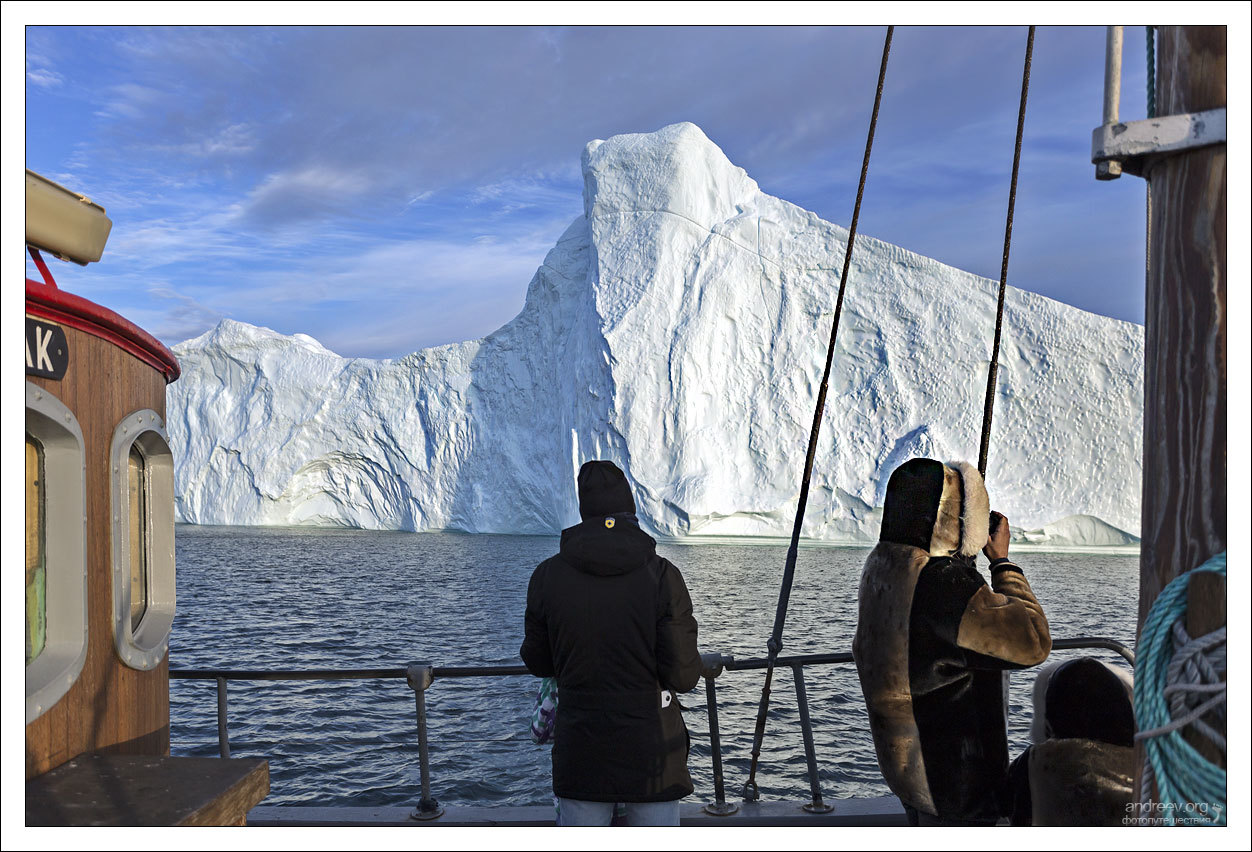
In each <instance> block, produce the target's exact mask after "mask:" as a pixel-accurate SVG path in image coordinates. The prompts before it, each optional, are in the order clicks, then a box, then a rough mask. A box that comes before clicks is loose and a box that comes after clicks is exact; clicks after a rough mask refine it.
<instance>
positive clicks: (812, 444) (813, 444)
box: [743, 27, 895, 801]
mask: <svg viewBox="0 0 1252 852" xmlns="http://www.w3.org/2000/svg"><path fill="white" fill-rule="evenodd" d="M894 32H895V27H887V38H886V40H885V41H884V42H883V47H882V65H881V67H880V68H879V69H878V90H877V92H876V93H875V95H874V111H873V113H872V115H871V116H870V120H869V135H868V137H867V138H866V140H865V159H864V160H863V161H862V163H861V181H860V184H859V185H858V186H857V188H856V206H855V207H854V208H853V210H852V225H851V227H850V228H849V229H848V245H847V248H846V249H845V251H844V255H843V274H842V275H840V277H839V296H838V298H837V299H836V300H835V316H834V319H833V320H832V322H831V326H830V344H829V346H827V348H826V367H825V370H824V371H823V372H822V384H821V388H820V389H819V390H818V393H817V405H816V407H815V409H814V411H813V429H812V431H811V432H810V433H809V449H808V453H807V455H806V456H805V458H804V477H803V479H802V480H801V483H800V502H799V504H798V505H797V506H796V519H795V524H794V525H793V527H792V530H791V545H790V547H788V548H787V565H786V568H785V569H784V570H783V580H782V588H781V589H780V590H779V593H778V609H777V610H776V612H775V614H774V631H773V633H772V634H771V635H770V638H769V642H768V648H769V661H768V665H767V666H766V669H765V685H764V686H763V687H762V688H761V704H760V707H759V709H758V710H757V716H756V732H755V734H754V736H753V739H752V764H751V768H750V770H749V773H748V780H747V782H746V783H745V784H744V787H743V794H744V798H746V799H748V800H749V801H755V800H756V799H757V798H759V796H760V794H759V791H758V790H757V786H756V767H757V762H758V760H759V758H760V756H761V743H762V742H763V740H764V739H765V716H766V714H767V713H768V712H769V689H770V684H771V683H772V682H773V679H774V665H775V663H776V661H777V660H778V652H779V651H781V650H782V645H783V642H782V633H783V625H784V624H785V623H786V620H787V603H788V601H789V600H790V598H791V584H792V581H793V579H794V578H795V570H796V554H797V552H798V549H799V545H800V528H801V526H803V524H804V510H805V507H806V506H807V505H808V501H809V480H810V479H811V477H812V475H813V459H814V456H815V455H816V453H817V437H818V433H819V432H820V431H821V428H822V412H823V410H824V409H825V407H826V391H827V388H828V387H829V385H830V367H831V363H832V362H833V361H834V357H835V339H836V337H837V335H838V334H839V318H840V316H841V315H842V313H843V294H844V290H845V288H846V287H847V284H848V270H849V268H850V267H851V264H852V245H853V243H854V242H855V241H856V225H857V220H858V219H860V216H861V199H862V198H863V197H864V195H865V176H866V174H868V172H869V156H870V151H871V150H872V149H873V147H874V129H875V127H876V126H877V125H878V108H879V106H880V105H881V103H882V89H883V81H884V80H885V79H886V76H887V56H888V55H889V54H890V52H891V35H892V33H894Z"/></svg>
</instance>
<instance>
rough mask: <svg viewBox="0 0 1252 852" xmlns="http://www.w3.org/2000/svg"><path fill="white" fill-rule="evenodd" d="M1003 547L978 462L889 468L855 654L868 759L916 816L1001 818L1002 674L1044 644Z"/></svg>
mask: <svg viewBox="0 0 1252 852" xmlns="http://www.w3.org/2000/svg"><path fill="white" fill-rule="evenodd" d="M993 520H994V522H995V523H996V529H995V530H994V535H990V532H991V530H990V527H991V524H992V522H993ZM1008 543H1009V525H1008V521H1007V519H1005V518H1004V516H1003V515H1000V514H999V513H998V512H997V513H994V516H993V513H991V511H990V499H989V498H988V496H987V489H986V488H985V486H984V485H983V480H982V476H981V475H979V473H978V470H977V468H975V467H973V466H972V465H969V464H967V463H965V462H956V463H951V464H946V465H945V464H943V463H941V462H938V461H934V460H933V459H920V458H918V459H911V460H909V461H907V462H905V463H904V464H902V465H901V466H900V467H898V468H896V470H895V471H893V472H892V474H891V478H890V480H889V481H888V483H887V495H886V501H885V505H884V508H883V520H882V531H881V533H880V535H879V540H878V545H877V546H876V547H875V548H874V549H873V551H871V552H870V555H869V557H868V558H867V559H866V560H865V568H864V570H863V572H862V574H861V585H860V595H859V598H860V613H859V617H858V620H857V628H856V637H855V639H854V640H853V643H852V654H853V656H854V658H855V660H856V668H857V673H858V675H859V676H860V679H861V691H862V692H863V693H864V695H865V703H866V706H867V709H868V711H869V722H870V731H871V733H872V734H873V738H874V748H875V750H876V752H877V755H878V766H879V768H880V769H881V770H882V774H883V777H884V778H885V779H886V781H887V786H889V787H890V788H891V791H892V792H893V793H895V794H896V795H897V796H898V797H899V798H900V800H901V802H903V804H904V806H905V811H906V813H907V814H908V817H909V822H910V823H911V824H913V825H918V824H922V825H925V824H957V825H980V824H982V825H992V824H994V823H995V822H996V820H997V818H998V816H999V812H1000V801H999V799H1000V796H1001V795H1002V786H1003V783H1004V779H1005V773H1006V771H1007V769H1008V740H1007V736H1006V733H1005V696H1004V682H1003V681H1004V670H1006V669H1013V668H1026V667H1029V666H1035V665H1038V664H1040V663H1042V662H1043V661H1044V660H1046V659H1047V657H1048V653H1049V652H1050V651H1051V649H1052V638H1051V635H1050V633H1049V632H1048V620H1047V618H1046V616H1045V615H1044V612H1043V608H1042V607H1041V606H1040V605H1039V602H1038V601H1037V600H1035V596H1034V593H1033V592H1031V589H1030V584H1029V583H1027V582H1026V578H1025V576H1024V575H1023V574H1022V570H1021V568H1019V567H1018V566H1017V565H1015V564H1013V563H1012V562H1010V561H1009V560H1008ZM979 550H983V551H984V553H985V554H986V555H987V557H988V558H989V559H990V560H991V585H990V586H988V585H987V582H986V581H985V580H984V579H983V578H982V575H981V574H979V572H978V569H977V568H976V567H975V565H974V557H975V556H976V555H977V554H978V551H979Z"/></svg>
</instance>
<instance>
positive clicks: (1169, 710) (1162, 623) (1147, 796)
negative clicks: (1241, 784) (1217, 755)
mask: <svg viewBox="0 0 1252 852" xmlns="http://www.w3.org/2000/svg"><path fill="white" fill-rule="evenodd" d="M1203 571H1212V572H1215V573H1218V574H1220V575H1221V576H1223V577H1225V576H1226V553H1225V552H1224V551H1223V552H1222V553H1219V554H1218V555H1216V556H1214V557H1212V558H1211V559H1209V560H1208V561H1207V562H1205V563H1204V564H1203V565H1200V566H1199V567H1198V568H1196V569H1194V570H1193V571H1188V572H1187V573H1186V574H1182V575H1181V576H1178V577H1175V578H1174V579H1173V581H1172V582H1170V584H1169V585H1168V586H1166V587H1165V589H1164V590H1162V592H1161V594H1160V596H1159V597H1157V599H1156V601H1155V602H1154V603H1153V604H1152V609H1151V610H1150V611H1149V613H1148V617H1147V618H1146V619H1145V620H1144V623H1143V631H1142V633H1141V636H1140V648H1139V652H1138V660H1137V663H1136V666H1135V668H1136V672H1135V721H1136V725H1137V727H1138V728H1139V732H1138V733H1136V734H1135V740H1136V741H1137V742H1140V743H1142V744H1143V753H1144V760H1143V773H1142V778H1143V785H1142V791H1143V792H1142V801H1141V802H1140V808H1141V811H1140V815H1141V816H1142V815H1144V814H1153V815H1157V814H1159V820H1160V822H1163V823H1164V824H1166V825H1176V824H1178V823H1179V822H1182V823H1183V824H1189V825H1226V770H1224V769H1222V768H1221V767H1219V766H1217V765H1215V764H1214V763H1212V762H1211V761H1210V760H1208V758H1206V757H1205V756H1204V755H1202V754H1201V753H1200V752H1199V751H1197V750H1196V748H1195V747H1194V746H1192V745H1191V744H1190V743H1188V742H1187V741H1186V740H1185V739H1184V738H1183V736H1182V731H1183V729H1184V728H1188V727H1190V728H1191V729H1192V730H1194V731H1196V732H1197V733H1199V734H1200V735H1201V736H1203V737H1205V738H1206V739H1208V740H1209V741H1211V742H1213V743H1214V744H1216V745H1217V746H1218V747H1220V748H1221V749H1222V750H1223V751H1225V749H1226V738H1225V737H1224V736H1223V735H1222V734H1221V733H1220V732H1218V731H1217V730H1215V729H1214V728H1213V727H1212V726H1210V725H1209V724H1208V723H1207V722H1205V721H1204V718H1203V717H1204V716H1205V715H1206V714H1208V713H1210V712H1213V713H1215V714H1216V716H1217V717H1218V718H1219V719H1220V720H1221V721H1222V722H1224V721H1225V712H1226V711H1225V705H1226V628H1225V627H1221V628H1219V629H1217V630H1214V631H1213V632H1211V633H1208V634H1206V635H1204V636H1200V637H1194V638H1193V637H1191V636H1189V635H1188V634H1187V631H1186V628H1185V627H1184V624H1185V620H1186V610H1187V587H1188V585H1189V582H1190V580H1191V577H1192V576H1194V575H1195V574H1197V573H1200V572H1203ZM1153 788H1155V790H1156V795H1155V796H1153V794H1152V791H1153Z"/></svg>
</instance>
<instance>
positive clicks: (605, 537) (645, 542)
mask: <svg viewBox="0 0 1252 852" xmlns="http://www.w3.org/2000/svg"><path fill="white" fill-rule="evenodd" d="M655 555H656V541H655V540H654V539H653V538H652V536H650V535H648V534H647V533H646V532H644V531H643V530H641V529H639V525H638V524H637V523H636V522H635V520H634V515H633V514H630V513H627V512H623V513H620V514H617V515H605V516H603V517H598V518H588V519H587V520H585V521H583V522H582V523H581V524H579V525H578V526H576V527H569V528H568V529H564V530H561V558H562V559H564V560H565V561H566V562H568V563H569V564H570V565H572V566H574V567H575V568H577V569H578V570H579V571H585V572H587V573H588V574H595V575H597V576H601V577H608V576H613V575H615V574H626V573H629V572H630V571H634V570H635V569H636V568H641V567H643V566H644V565H645V564H647V562H648V560H649V559H651V558H652V557H653V556H655Z"/></svg>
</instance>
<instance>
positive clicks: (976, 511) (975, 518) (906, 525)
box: [878, 459, 991, 556]
mask: <svg viewBox="0 0 1252 852" xmlns="http://www.w3.org/2000/svg"><path fill="white" fill-rule="evenodd" d="M990 521H991V499H990V498H989V497H988V496H987V488H986V486H985V485H984V484H983V480H982V475H981V474H980V473H979V472H978V468H976V467H974V466H973V465H971V464H969V463H968V462H949V463H947V464H944V463H943V462H938V461H935V460H934V459H909V460H908V461H906V462H905V463H904V464H902V465H900V466H899V467H898V468H896V469H895V470H894V471H892V473H891V479H889V480H888V481H887V496H886V500H885V505H884V506H883V516H882V532H881V533H880V534H879V536H878V540H879V541H885V542H892V543H895V544H907V545H911V546H913V547H917V548H920V549H922V550H924V551H926V552H927V553H929V554H930V555H931V556H955V555H960V556H976V555H977V554H978V551H980V550H982V549H983V548H984V547H985V546H986V545H987V537H988V528H989V526H990Z"/></svg>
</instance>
